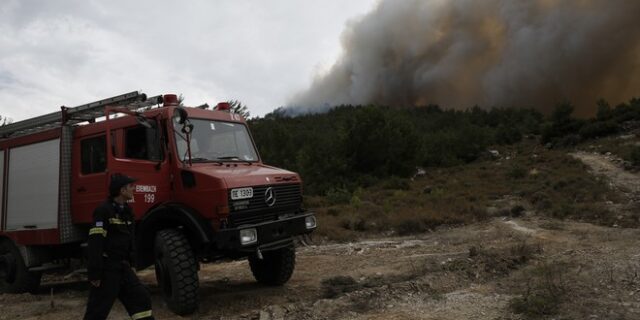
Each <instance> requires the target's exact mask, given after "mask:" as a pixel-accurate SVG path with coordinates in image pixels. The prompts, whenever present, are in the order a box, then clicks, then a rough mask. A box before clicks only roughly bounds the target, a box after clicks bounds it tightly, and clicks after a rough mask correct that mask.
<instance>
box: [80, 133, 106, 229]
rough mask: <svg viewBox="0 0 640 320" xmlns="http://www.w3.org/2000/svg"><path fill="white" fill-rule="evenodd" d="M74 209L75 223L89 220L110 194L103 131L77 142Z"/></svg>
mask: <svg viewBox="0 0 640 320" xmlns="http://www.w3.org/2000/svg"><path fill="white" fill-rule="evenodd" d="M73 154H74V155H80V156H79V157H78V156H74V160H73V167H74V169H73V171H72V172H74V179H73V182H72V188H71V192H72V195H71V197H72V212H74V215H73V217H74V221H75V222H76V223H90V222H91V221H92V216H93V210H94V209H95V208H96V207H97V206H98V204H100V202H102V201H104V200H105V199H106V197H107V185H108V184H107V139H106V135H105V134H104V133H103V134H101V135H95V136H90V137H82V138H80V139H79V140H77V141H76V142H75V143H74V146H73Z"/></svg>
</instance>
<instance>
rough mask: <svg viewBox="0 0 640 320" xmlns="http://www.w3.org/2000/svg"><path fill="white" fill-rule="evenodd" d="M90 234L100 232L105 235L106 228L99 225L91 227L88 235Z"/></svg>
mask: <svg viewBox="0 0 640 320" xmlns="http://www.w3.org/2000/svg"><path fill="white" fill-rule="evenodd" d="M92 234H101V235H102V236H103V237H106V236H107V230H105V229H104V228H101V227H96V228H91V229H89V235H92Z"/></svg>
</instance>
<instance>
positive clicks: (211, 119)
mask: <svg viewBox="0 0 640 320" xmlns="http://www.w3.org/2000/svg"><path fill="white" fill-rule="evenodd" d="M153 105H156V107H153ZM205 106H206V105H205ZM228 109H229V106H228V104H225V103H221V104H219V105H218V106H217V107H216V108H214V110H208V108H206V107H204V106H201V107H196V108H191V107H184V106H181V105H180V104H179V102H178V99H177V97H176V96H175V95H164V96H156V97H153V98H149V99H148V98H147V97H146V95H144V94H142V93H139V92H131V93H128V94H124V95H120V96H116V97H112V98H108V99H103V100H100V101H96V102H93V103H89V104H86V105H82V106H78V107H75V108H65V107H62V110H61V111H60V112H56V113H52V114H48V115H45V116H40V117H37V118H33V119H27V120H24V121H21V122H17V123H13V124H9V125H6V126H4V127H0V168H1V169H2V170H0V204H1V206H0V286H1V287H2V289H3V290H4V291H7V292H25V291H33V290H35V289H36V288H37V287H38V285H39V283H40V277H41V274H42V273H43V272H48V271H53V270H59V269H66V268H69V267H70V265H72V264H74V263H73V262H75V261H84V256H85V254H86V252H84V251H86V245H85V243H86V239H87V237H88V230H89V228H90V226H91V223H92V213H93V210H94V209H95V208H96V207H97V206H98V205H99V204H100V203H101V202H102V201H104V200H105V199H106V198H107V190H108V188H107V186H108V184H109V181H110V177H111V175H112V174H115V173H122V174H125V175H128V176H132V177H134V178H136V179H137V181H136V182H135V191H134V199H133V200H132V201H130V203H129V204H130V206H132V208H133V211H134V212H135V216H136V221H137V223H136V228H135V234H136V259H135V262H136V266H135V267H136V268H137V269H138V270H140V269H144V268H147V267H150V266H154V268H155V273H156V279H157V281H158V285H159V286H160V287H161V288H162V292H163V295H164V298H165V301H166V302H167V305H168V306H169V308H170V309H171V310H172V311H174V312H175V313H177V314H189V313H192V312H194V311H195V310H196V309H197V306H198V299H197V296H198V295H197V292H198V286H199V285H198V281H199V280H198V269H199V264H200V263H206V262H213V261H217V260H221V259H243V258H248V260H249V265H250V268H251V271H252V273H253V275H254V277H255V279H256V280H257V281H258V282H260V283H264V284H267V285H282V284H284V283H285V282H287V281H288V280H289V278H290V277H291V275H292V273H293V269H294V264H295V247H294V243H293V242H294V237H295V236H298V235H305V234H309V233H311V232H312V231H313V230H314V229H315V228H316V219H315V216H314V214H313V213H310V212H307V211H305V209H304V208H303V205H302V181H301V179H300V177H299V175H298V174H296V173H294V172H290V171H286V170H283V169H279V168H275V167H271V166H268V165H265V164H264V163H263V162H262V161H261V159H260V156H259V154H258V151H257V149H256V147H255V144H254V142H253V139H252V137H251V134H250V132H249V129H248V127H247V124H246V122H245V120H244V119H243V118H242V117H241V116H240V115H238V114H235V113H233V112H230V110H228ZM99 120H100V121H99Z"/></svg>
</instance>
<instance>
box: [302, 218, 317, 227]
mask: <svg viewBox="0 0 640 320" xmlns="http://www.w3.org/2000/svg"><path fill="white" fill-rule="evenodd" d="M304 224H305V226H306V227H307V229H313V228H315V227H316V217H314V216H308V217H306V218H305V219H304Z"/></svg>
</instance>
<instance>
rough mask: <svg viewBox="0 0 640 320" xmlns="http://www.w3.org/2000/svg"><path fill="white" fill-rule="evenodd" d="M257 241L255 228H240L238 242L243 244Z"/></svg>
mask: <svg viewBox="0 0 640 320" xmlns="http://www.w3.org/2000/svg"><path fill="white" fill-rule="evenodd" d="M256 242H258V231H256V229H255V228H250V229H242V230H240V244H241V245H243V246H246V245H249V244H253V243H256Z"/></svg>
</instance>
